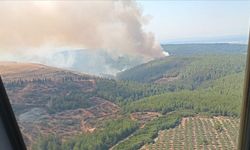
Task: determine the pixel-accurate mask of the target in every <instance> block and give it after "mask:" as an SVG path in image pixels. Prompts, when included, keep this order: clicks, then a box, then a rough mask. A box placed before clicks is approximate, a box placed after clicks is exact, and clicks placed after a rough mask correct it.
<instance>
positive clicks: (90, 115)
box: [0, 62, 120, 148]
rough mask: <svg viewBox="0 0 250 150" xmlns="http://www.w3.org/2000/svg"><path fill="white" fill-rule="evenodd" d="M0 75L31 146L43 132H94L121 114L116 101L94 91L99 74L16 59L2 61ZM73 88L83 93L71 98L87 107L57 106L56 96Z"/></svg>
mask: <svg viewBox="0 0 250 150" xmlns="http://www.w3.org/2000/svg"><path fill="white" fill-rule="evenodd" d="M0 75H1V76H2V78H3V81H4V83H5V86H6V90H7V93H8V95H9V98H10V100H11V103H12V107H13V109H14V112H15V114H16V117H17V119H18V123H19V126H20V128H21V131H22V133H23V136H24V138H25V142H26V144H27V145H28V147H29V148H30V145H31V143H34V141H36V140H37V138H38V137H39V136H40V135H50V134H54V135H57V136H59V137H60V138H62V139H67V138H69V137H72V136H74V135H78V134H81V133H85V132H93V131H95V129H96V128H98V124H100V122H103V121H105V120H106V119H108V118H116V117H118V116H119V115H118V112H119V110H120V108H119V107H118V106H117V105H116V104H114V103H112V102H110V101H108V100H106V99H103V98H101V97H97V96H95V95H94V94H92V93H94V92H95V90H96V79H97V78H96V77H93V76H89V75H85V74H81V73H77V72H72V71H67V70H62V69H58V68H53V67H48V66H45V65H40V64H31V63H16V62H0ZM73 92H75V93H77V94H80V96H78V97H77V98H75V99H76V100H75V99H74V97H72V100H71V99H70V98H71V97H70V98H69V100H70V101H72V102H74V101H76V102H78V101H79V102H82V103H83V104H82V105H83V107H81V106H74V107H73V108H71V107H70V108H68V109H62V110H57V109H58V108H57V107H55V106H54V104H53V101H54V99H53V96H54V97H56V98H59V100H60V98H64V97H67V96H70V95H72V94H74V93H73ZM81 95H82V96H81ZM86 95H90V96H87V97H86ZM92 95H93V96H92ZM67 101H68V100H67ZM67 101H65V102H67ZM59 103H60V102H59ZM85 103H86V104H88V105H86V106H85V105H84V104H85ZM66 104H67V103H66ZM50 110H55V111H53V112H50Z"/></svg>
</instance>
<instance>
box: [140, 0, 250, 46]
mask: <svg viewBox="0 0 250 150" xmlns="http://www.w3.org/2000/svg"><path fill="white" fill-rule="evenodd" d="M137 2H138V4H139V6H140V7H141V9H142V10H143V13H144V14H145V15H148V16H149V17H150V18H151V19H150V21H149V22H148V24H147V25H146V26H145V29H146V30H147V31H151V32H153V33H154V34H155V37H156V39H157V40H159V41H160V42H161V43H171V42H177V43H179V42H188V41H190V42H206V41H207V42H216V41H218V42H220V41H221V40H225V41H228V42H234V41H233V40H236V41H235V42H237V41H241V40H243V41H244V42H246V40H247V38H248V30H249V27H250V1H237V0H235V1H230V0H228V1H215V0H210V1H205V0H202V1H160V0H159V1H146V0H141V1H140V0H139V1H137ZM222 42H223V41H222Z"/></svg>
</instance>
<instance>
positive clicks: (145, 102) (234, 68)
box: [6, 44, 246, 150]
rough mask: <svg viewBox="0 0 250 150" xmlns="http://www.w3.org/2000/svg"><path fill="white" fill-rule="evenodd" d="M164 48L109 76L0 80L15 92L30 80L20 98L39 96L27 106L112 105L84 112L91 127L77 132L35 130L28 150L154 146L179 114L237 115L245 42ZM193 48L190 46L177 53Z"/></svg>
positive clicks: (54, 111)
mask: <svg viewBox="0 0 250 150" xmlns="http://www.w3.org/2000/svg"><path fill="white" fill-rule="evenodd" d="M204 46H205V47H206V48H204V49H202V50H200V48H202V47H204ZM163 47H164V48H166V49H169V48H171V47H172V50H173V51H170V54H172V53H173V54H172V56H168V57H165V58H161V59H156V60H153V61H150V62H147V63H145V64H141V65H139V66H136V67H134V68H131V69H128V70H125V71H123V72H120V73H118V74H117V76H116V78H115V79H108V78H101V77H90V76H81V75H78V76H72V77H67V76H65V77H63V78H58V79H56V80H54V79H47V78H43V79H39V80H38V79H34V80H16V81H12V82H8V83H6V88H7V89H9V90H10V89H11V90H13V91H18V90H20V89H23V88H25V87H27V86H28V85H29V86H31V85H32V87H36V88H34V89H33V91H32V92H30V93H28V94H27V95H25V98H26V101H28V102H29V101H32V98H34V97H37V100H36V102H34V101H32V105H34V106H36V107H37V106H42V107H43V108H44V109H45V110H46V111H47V112H48V114H50V115H52V116H57V115H60V114H62V113H63V112H65V111H72V112H74V110H79V109H84V110H91V112H92V111H93V110H97V109H98V108H99V107H101V105H103V104H100V106H99V103H100V102H99V101H101V100H105V101H109V102H111V103H112V104H113V105H115V108H116V107H117V109H118V111H117V112H115V113H114V114H112V115H111V117H107V118H105V119H103V120H101V119H100V118H98V119H99V120H98V119H97V120H98V121H96V120H95V121H93V120H91V119H92V118H91V117H89V118H87V121H88V120H91V121H89V122H90V124H91V125H92V124H94V123H95V126H94V129H95V130H94V131H93V132H92V131H91V132H89V133H81V132H79V134H77V135H74V136H72V137H70V138H65V139H64V138H62V137H60V136H58V135H57V134H45V135H43V134H41V135H39V138H38V139H37V140H36V141H35V143H34V144H32V149H34V150H62V149H63V150H64V149H65V150H94V149H95V150H108V149H113V150H136V149H140V148H142V147H144V146H145V145H149V146H153V145H154V143H155V141H154V139H155V138H157V137H158V133H159V132H160V131H162V130H163V131H168V129H172V128H175V127H177V126H179V125H180V123H181V121H182V118H184V117H194V116H207V117H216V116H224V117H231V118H239V117H240V109H241V100H242V93H243V80H244V69H245V61H246V55H245V53H244V52H245V51H244V48H246V47H245V46H244V45H238V46H235V45H234V46H231V45H228V44H219V45H217V46H216V45H202V46H199V45H188V46H186V45H178V46H176V45H166V46H163ZM192 48H193V51H190V52H183V51H185V50H187V51H188V50H189V49H192ZM215 48H218V50H216V49H215ZM210 49H212V50H211V51H209V50H210ZM227 49H229V50H228V51H227ZM208 51H209V52H208ZM205 52H208V53H205ZM217 52H218V53H217ZM181 54H182V55H181ZM38 85H39V86H38ZM44 89H47V90H44ZM93 97H94V98H93ZM95 97H98V98H100V99H98V100H95ZM97 104H98V107H97ZM23 107H24V106H22V105H15V106H14V109H15V111H16V112H17V113H18V114H19V113H20V114H21V113H22V112H23V111H24V110H23ZM104 112H105V111H104ZM94 113H96V112H94ZM140 114H142V116H140ZM143 114H146V115H145V116H143ZM149 114H151V116H150V115H149ZM152 114H153V115H152ZM154 114H157V115H156V116H154ZM135 116H136V117H137V118H136V117H135ZM138 116H139V117H138ZM83 117H86V116H83ZM147 117H148V118H147Z"/></svg>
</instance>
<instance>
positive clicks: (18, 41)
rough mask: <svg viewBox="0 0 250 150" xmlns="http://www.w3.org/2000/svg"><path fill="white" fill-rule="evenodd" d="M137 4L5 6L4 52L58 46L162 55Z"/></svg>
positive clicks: (0, 44) (1, 21)
mask: <svg viewBox="0 0 250 150" xmlns="http://www.w3.org/2000/svg"><path fill="white" fill-rule="evenodd" d="M147 21H148V20H147V18H146V17H145V16H143V14H142V11H141V9H140V8H139V7H138V6H137V4H136V3H135V2H133V1H94V2H86V1H73V2H72V1H71V2H70V1H44V2H41V1H40V2H37V1H33V2H32V1H19V2H18V1H15V2H13V1H9V2H7V1H6V2H0V52H2V53H3V52H15V53H33V52H35V51H41V50H44V48H43V47H45V49H46V48H47V47H49V49H53V48H89V49H100V48H101V49H105V50H107V51H108V52H112V53H114V54H120V53H124V54H129V55H138V56H143V57H146V58H155V57H162V50H161V47H160V45H159V43H157V42H156V41H155V39H154V35H153V34H152V33H147V32H145V31H144V30H143V26H144V25H145V23H146V22H147Z"/></svg>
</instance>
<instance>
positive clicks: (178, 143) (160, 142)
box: [141, 116, 239, 150]
mask: <svg viewBox="0 0 250 150" xmlns="http://www.w3.org/2000/svg"><path fill="white" fill-rule="evenodd" d="M238 130H239V119H235V118H229V117H200V116H197V117H187V118H183V119H182V122H181V124H180V125H179V126H178V127H176V128H173V129H169V130H163V131H160V132H159V136H158V138H156V139H155V143H153V144H149V145H145V146H143V147H142V148H141V149H142V150H163V149H169V150H175V149H178V150H189V149H197V150H198V149H214V150H215V149H216V150H217V149H228V150H236V149H237V138H238Z"/></svg>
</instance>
